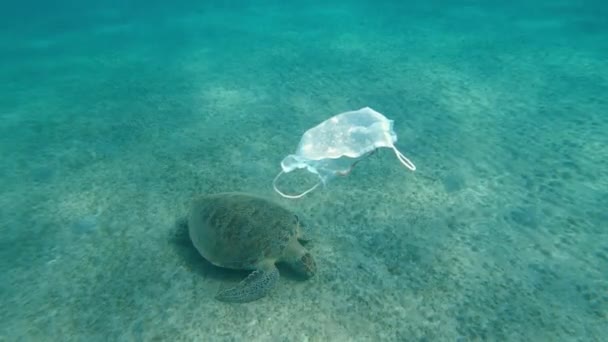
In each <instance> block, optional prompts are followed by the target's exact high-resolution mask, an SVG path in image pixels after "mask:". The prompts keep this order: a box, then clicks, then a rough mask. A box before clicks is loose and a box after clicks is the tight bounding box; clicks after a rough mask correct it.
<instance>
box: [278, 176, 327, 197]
mask: <svg viewBox="0 0 608 342" xmlns="http://www.w3.org/2000/svg"><path fill="white" fill-rule="evenodd" d="M283 173H284V172H283V170H281V172H279V174H278V175H276V177H274V180H273V181H272V187H273V188H274V191H276V192H277V193H278V194H279V195H281V196H283V197H285V198H291V199H296V198H302V197H304V196H305V195H306V194H307V193H309V192H311V191H313V190H314V189H316V188H317V187H318V186H319V185H321V182H318V183H317V184H315V186H313V187H312V188H310V189H308V190H306V191H304V192H303V193H301V194H299V195H287V194H284V193H282V192H281V191H280V190H279V189H277V180H278V179H279V177H281V175H283Z"/></svg>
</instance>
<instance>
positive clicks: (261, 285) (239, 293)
mask: <svg viewBox="0 0 608 342" xmlns="http://www.w3.org/2000/svg"><path fill="white" fill-rule="evenodd" d="M278 280H279V270H278V269H277V268H276V267H275V266H274V264H268V265H265V266H264V267H261V268H259V269H257V270H255V271H253V272H251V274H249V275H248V276H247V278H245V279H243V280H242V281H241V282H240V283H238V284H237V285H236V286H234V287H231V288H228V289H225V290H222V291H220V292H219V293H218V294H217V296H216V297H215V298H216V299H218V300H220V301H222V302H233V303H246V302H251V301H254V300H256V299H260V298H262V297H264V296H266V295H267V294H268V292H270V290H271V289H272V288H273V287H274V286H275V285H276V283H277V281H278Z"/></svg>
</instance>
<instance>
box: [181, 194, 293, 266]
mask: <svg viewBox="0 0 608 342" xmlns="http://www.w3.org/2000/svg"><path fill="white" fill-rule="evenodd" d="M188 231H189V234H190V239H191V240H192V243H193V244H194V246H195V247H196V249H197V250H198V251H199V253H200V254H201V255H202V256H203V257H204V258H205V259H207V260H208V261H209V262H211V263H212V264H214V265H216V266H221V267H227V268H234V269H254V268H255V267H256V265H257V264H258V263H259V262H260V261H262V260H265V259H270V260H271V261H273V262H274V261H278V260H280V259H281V257H282V255H283V252H284V251H285V249H286V247H287V246H288V244H289V242H290V240H291V239H292V238H295V237H296V236H297V234H298V218H297V216H296V215H295V214H294V213H293V212H291V211H290V210H288V209H286V208H284V207H282V206H280V205H278V204H276V203H274V202H272V201H270V200H268V199H265V198H262V197H258V196H254V195H250V194H246V193H238V192H232V193H218V194H212V195H203V196H200V197H197V198H195V199H194V200H193V201H192V205H191V208H190V214H189V217H188Z"/></svg>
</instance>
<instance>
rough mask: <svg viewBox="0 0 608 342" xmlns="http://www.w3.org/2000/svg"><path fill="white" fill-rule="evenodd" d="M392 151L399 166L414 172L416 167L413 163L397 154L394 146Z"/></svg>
mask: <svg viewBox="0 0 608 342" xmlns="http://www.w3.org/2000/svg"><path fill="white" fill-rule="evenodd" d="M393 151H395V155H396V156H397V158H398V159H399V161H400V162H401V164H403V165H405V167H407V168H408V169H410V170H412V171H416V165H414V163H412V162H411V161H410V160H409V159H407V157H406V156H404V155H403V153H401V152H399V150H397V148H396V147H395V146H393Z"/></svg>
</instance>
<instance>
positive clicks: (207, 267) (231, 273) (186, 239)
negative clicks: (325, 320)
mask: <svg viewBox="0 0 608 342" xmlns="http://www.w3.org/2000/svg"><path fill="white" fill-rule="evenodd" d="M169 242H170V244H171V246H172V248H173V250H174V251H175V253H176V254H177V255H178V257H179V258H180V259H181V261H182V262H183V264H184V265H185V266H186V268H187V269H188V270H189V271H191V272H193V273H195V274H197V276H199V277H200V278H201V280H204V279H207V278H211V279H213V280H217V281H220V282H222V283H236V282H239V281H241V280H243V278H245V277H247V275H248V274H249V273H251V272H250V271H247V270H235V269H230V268H224V267H219V266H215V265H213V264H212V263H210V262H209V261H207V260H206V259H205V258H203V257H202V256H201V255H200V253H199V252H198V251H197V250H196V248H195V247H194V245H193V243H192V240H190V236H189V233H188V220H187V218H186V217H185V216H184V217H180V218H178V219H176V220H175V222H174V224H173V227H172V229H171V232H170V236H169ZM304 244H307V242H306V243H304ZM277 268H278V269H279V271H280V273H281V276H282V277H283V276H284V277H285V278H287V279H290V280H301V279H302V276H301V275H300V274H298V273H296V272H294V271H293V270H292V269H291V268H290V267H287V266H286V265H283V264H281V263H278V264H277Z"/></svg>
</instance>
